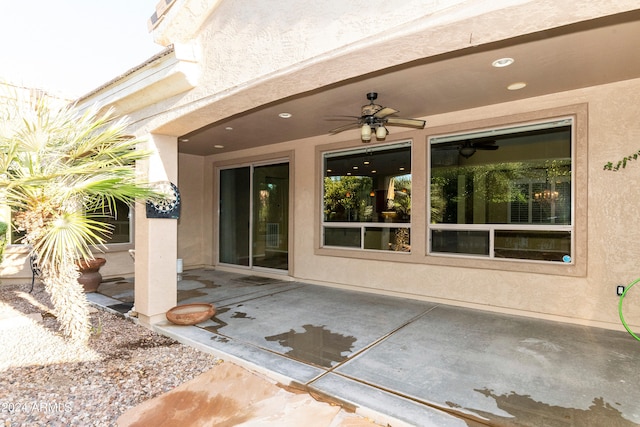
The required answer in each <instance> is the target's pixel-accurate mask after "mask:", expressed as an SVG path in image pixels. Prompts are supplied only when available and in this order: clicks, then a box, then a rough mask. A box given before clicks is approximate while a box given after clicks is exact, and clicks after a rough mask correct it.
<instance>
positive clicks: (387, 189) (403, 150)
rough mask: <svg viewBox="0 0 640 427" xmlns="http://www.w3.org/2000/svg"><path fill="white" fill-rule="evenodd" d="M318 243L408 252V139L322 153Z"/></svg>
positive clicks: (409, 212)
mask: <svg viewBox="0 0 640 427" xmlns="http://www.w3.org/2000/svg"><path fill="white" fill-rule="evenodd" d="M323 162H324V175H323V176H324V180H323V184H324V185H323V221H322V232H323V233H322V236H323V246H324V247H342V248H353V249H364V250H379V251H398V252H410V250H411V143H410V142H403V143H395V144H387V145H378V146H373V147H371V146H367V147H366V148H359V149H355V150H346V151H339V152H330V153H325V154H324V156H323Z"/></svg>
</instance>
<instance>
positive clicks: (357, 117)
mask: <svg viewBox="0 0 640 427" xmlns="http://www.w3.org/2000/svg"><path fill="white" fill-rule="evenodd" d="M324 119H325V120H327V121H332V122H334V121H340V120H342V121H345V120H353V119H356V120H358V119H360V116H325V118H324Z"/></svg>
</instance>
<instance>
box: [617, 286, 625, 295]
mask: <svg viewBox="0 0 640 427" xmlns="http://www.w3.org/2000/svg"><path fill="white" fill-rule="evenodd" d="M623 293H624V285H618V286H617V287H616V295H618V296H620V295H622V294H623Z"/></svg>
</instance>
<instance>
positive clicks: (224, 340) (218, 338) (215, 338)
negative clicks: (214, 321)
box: [211, 335, 231, 344]
mask: <svg viewBox="0 0 640 427" xmlns="http://www.w3.org/2000/svg"><path fill="white" fill-rule="evenodd" d="M211 341H215V342H220V343H223V344H225V343H228V342H229V341H231V340H230V339H229V338H227V337H221V336H220V335H214V336H212V337H211Z"/></svg>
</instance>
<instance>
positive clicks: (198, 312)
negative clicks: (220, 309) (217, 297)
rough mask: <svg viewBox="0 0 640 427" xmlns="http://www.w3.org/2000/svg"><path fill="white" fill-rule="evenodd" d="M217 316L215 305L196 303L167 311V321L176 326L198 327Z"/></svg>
mask: <svg viewBox="0 0 640 427" xmlns="http://www.w3.org/2000/svg"><path fill="white" fill-rule="evenodd" d="M214 314H216V308H215V307H214V306H213V304H206V303H194V304H185V305H178V306H176V307H173V308H172V309H171V310H169V311H167V320H169V321H170V322H171V323H175V324H176V325H196V324H198V323H201V322H204V321H205V320H207V319H209V318H211V317H212V316H213V315H214Z"/></svg>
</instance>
